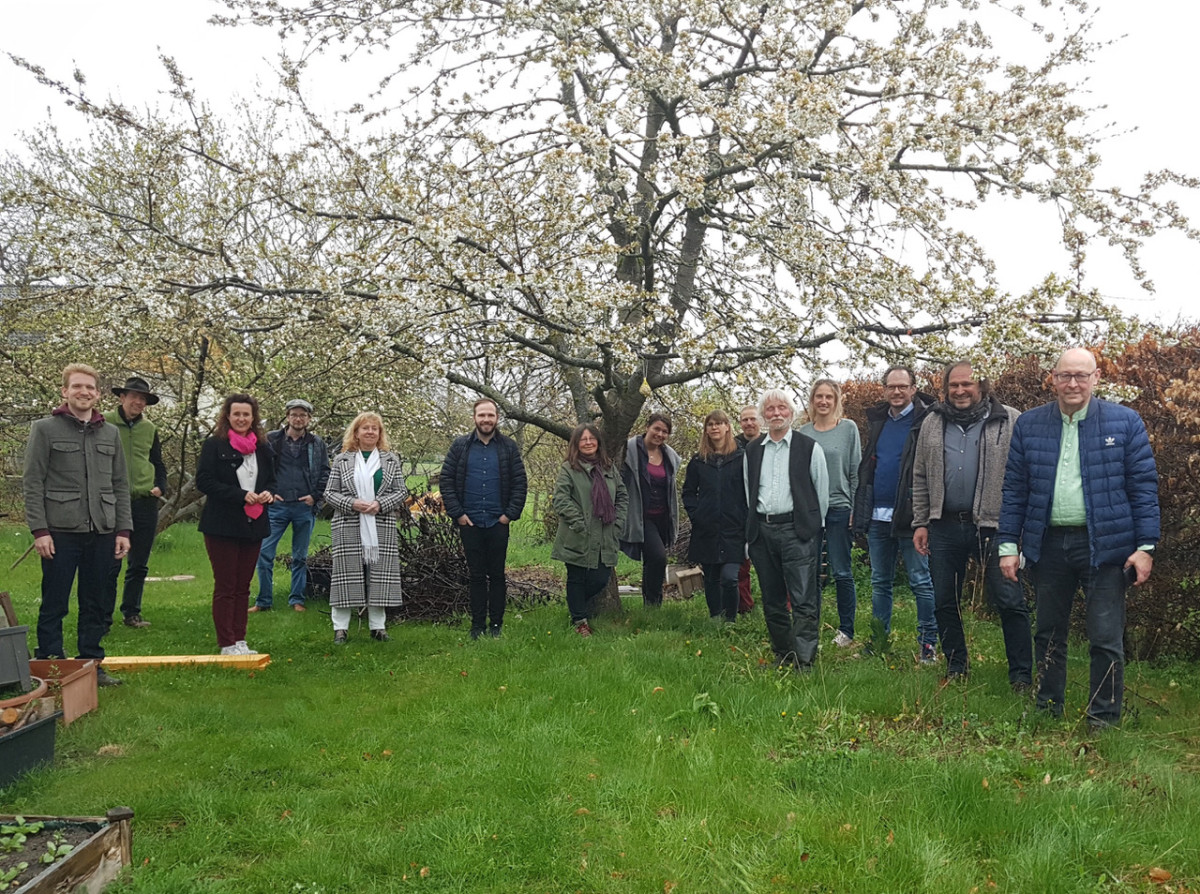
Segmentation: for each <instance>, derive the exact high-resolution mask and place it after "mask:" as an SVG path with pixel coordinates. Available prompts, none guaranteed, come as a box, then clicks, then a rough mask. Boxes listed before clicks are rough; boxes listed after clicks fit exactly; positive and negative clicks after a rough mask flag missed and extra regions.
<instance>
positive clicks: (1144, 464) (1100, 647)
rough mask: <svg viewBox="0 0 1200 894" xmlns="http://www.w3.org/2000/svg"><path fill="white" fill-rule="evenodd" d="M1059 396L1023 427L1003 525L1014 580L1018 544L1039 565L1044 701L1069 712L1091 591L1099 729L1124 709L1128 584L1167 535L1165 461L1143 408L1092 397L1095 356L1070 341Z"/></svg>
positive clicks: (1007, 480) (1057, 377)
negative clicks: (1069, 689) (1158, 458)
mask: <svg viewBox="0 0 1200 894" xmlns="http://www.w3.org/2000/svg"><path fill="white" fill-rule="evenodd" d="M1053 378H1054V385H1055V389H1056V390H1057V392H1058V400H1057V401H1055V402H1054V403H1049V404H1045V405H1043V406H1041V407H1037V408H1035V409H1033V410H1029V411H1028V412H1026V413H1022V414H1021V415H1020V416H1019V417H1018V418H1017V422H1016V424H1015V425H1014V426H1013V436H1012V443H1011V445H1010V447H1009V453H1008V465H1007V468H1006V470H1005V475H1004V499H1003V504H1002V506H1001V510H1000V527H999V530H998V532H997V535H996V540H997V543H998V544H999V552H1000V557H1001V558H1000V569H1001V571H1002V572H1003V574H1004V575H1005V576H1006V577H1008V578H1009V579H1010V580H1016V577H1017V569H1018V566H1019V564H1020V559H1019V556H1018V552H1017V550H1018V544H1020V549H1021V551H1022V552H1023V553H1024V554H1025V559H1026V561H1027V562H1028V563H1029V565H1030V567H1031V568H1032V570H1033V579H1034V587H1035V591H1036V599H1037V632H1036V633H1035V635H1034V646H1035V650H1036V655H1037V663H1038V668H1039V669H1040V673H1041V680H1040V683H1039V686H1038V695H1037V705H1038V707H1039V708H1043V709H1046V710H1049V711H1051V712H1052V713H1054V714H1061V713H1062V710H1063V698H1064V695H1065V692H1066V684H1067V633H1068V626H1069V621H1070V616H1071V602H1072V601H1073V600H1074V598H1075V592H1076V590H1077V589H1078V588H1079V587H1081V586H1082V588H1083V592H1084V596H1085V597H1086V599H1087V633H1088V640H1089V641H1090V646H1091V682H1090V690H1089V699H1088V705H1087V717H1088V723H1089V724H1090V725H1091V726H1092V727H1093V728H1103V727H1105V726H1113V725H1116V724H1117V723H1119V722H1120V720H1121V695H1122V691H1123V689H1124V685H1125V643H1124V634H1125V587H1126V583H1127V581H1128V582H1131V583H1134V584H1141V583H1144V582H1145V581H1146V580H1147V579H1148V578H1149V577H1150V571H1151V568H1152V567H1153V565H1154V547H1155V545H1156V544H1157V543H1158V537H1159V516H1158V472H1157V471H1156V469H1155V466H1154V454H1153V452H1152V451H1151V449H1150V439H1149V438H1148V437H1147V435H1146V426H1145V425H1144V424H1143V423H1142V420H1141V418H1140V417H1139V416H1138V415H1137V413H1135V412H1133V410H1130V409H1129V408H1128V407H1123V406H1121V405H1120V404H1113V403H1109V402H1107V401H1104V400H1100V399H1099V398H1095V397H1093V396H1092V390H1093V389H1094V388H1095V386H1096V382H1097V381H1098V380H1099V371H1098V370H1097V369H1096V359H1095V357H1093V356H1092V354H1091V352H1090V351H1088V350H1086V349H1084V348H1072V349H1070V350H1067V351H1064V352H1063V354H1062V356H1060V357H1059V358H1058V362H1057V363H1056V364H1055V366H1054V372H1053Z"/></svg>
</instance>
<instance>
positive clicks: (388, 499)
mask: <svg viewBox="0 0 1200 894" xmlns="http://www.w3.org/2000/svg"><path fill="white" fill-rule="evenodd" d="M330 466H331V468H330V473H329V484H328V485H326V488H325V502H327V503H328V504H329V505H330V506H332V507H333V510H334V513H333V575H332V577H331V580H330V584H329V607H330V608H331V609H332V610H333V641H334V642H335V643H337V644H339V645H341V644H344V643H345V642H346V640H347V639H348V638H349V633H350V618H351V613H352V610H353V609H361V608H363V607H364V606H365V607H366V609H367V617H368V620H369V623H370V628H371V638H372V639H377V640H382V641H384V642H386V641H387V640H388V635H387V632H386V631H385V630H384V626H385V622H386V609H387V608H388V607H389V606H398V605H400V603H401V597H400V551H399V546H398V541H397V537H396V513H397V511H398V510H399V508H400V506H401V505H402V504H403V503H404V498H405V497H406V496H408V490H407V488H405V486H404V474H403V472H402V470H401V468H400V458H399V457H398V456H396V454H394V453H392V452H391V449H390V447H389V445H388V439H387V433H386V432H385V431H384V430H383V420H382V419H381V418H380V417H379V416H378V415H377V414H375V413H359V414H358V416H356V417H355V418H354V421H353V422H351V423H350V427H349V428H347V429H346V435H345V437H344V438H343V440H342V452H341V453H339V454H338V455H337V456H336V457H334V459H333V462H332V463H331V464H330Z"/></svg>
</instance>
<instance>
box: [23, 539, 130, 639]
mask: <svg viewBox="0 0 1200 894" xmlns="http://www.w3.org/2000/svg"><path fill="white" fill-rule="evenodd" d="M50 536H51V537H53V538H54V558H53V559H42V607H41V609H40V610H39V611H38V623H37V649H36V650H35V652H34V654H35V655H36V656H37V657H38V658H66V657H67V654H66V652H64V651H63V631H62V622H63V618H65V617H66V616H67V613H68V612H69V611H70V609H71V585H72V584H74V583H75V575H76V573H78V575H79V620H78V623H77V625H76V635H77V638H78V643H77V647H78V655H79V657H80V658H95V659H96V660H97V661H103V660H104V647H103V646H101V645H100V641H101V640H102V639H104V634H106V633H108V628H109V627H111V626H112V613H113V599H112V597H110V596H109V595H108V587H107V583H108V576H109V573H110V572H111V570H112V565H113V562H114V561H115V560H114V558H113V553H114V552H115V551H116V540H117V535H116V532H113V533H111V534H71V533H65V532H62V531H51V532H50Z"/></svg>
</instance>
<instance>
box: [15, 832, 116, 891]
mask: <svg viewBox="0 0 1200 894" xmlns="http://www.w3.org/2000/svg"><path fill="white" fill-rule="evenodd" d="M101 828H102V826H101V825H100V824H99V823H72V822H64V821H59V820H47V821H46V822H44V823H43V824H42V828H41V831H39V832H30V833H26V837H25V841H24V843H23V844H22V845H21V846H20V848H19V849H18V850H9V849H8V848H9V847H14V846H15V845H14V844H13V843H12V842H13V839H14V838H15V836H14V835H12V834H0V880H2V881H0V889H7V888H10V887H20V886H21V885H23V884H25V883H26V882H27V881H29V880H30V879H32V878H33V877H34V876H36V875H38V874H39V873H40V872H43V871H44V870H46V869H47V868H49V867H50V866H51V865H52V864H53V863H56V862H58V860H61V859H62V857H63V856H66V854H61V855H60V856H58V857H57V858H56V859H55V860H52V861H50V862H45V863H44V862H42V855H43V854H47V853H49V848H50V847H51V846H53V847H54V849H55V851H56V852H58V851H60V850H61V846H62V845H64V844H66V845H70V846H71V849H72V850H74V849H75V848H76V847H78V846H79V845H81V844H83V842H85V841H87V840H88V839H89V838H91V837H92V836H93V835H95V834H96V833H97V832H99V831H100V829H101ZM22 863H28V864H29V865H28V866H27V867H26V868H25V869H22V870H20V871H19V872H18V873H17V874H16V875H14V876H12V877H11V878H10V877H9V875H8V873H9V872H11V871H12V870H13V869H14V868H15V867H17V866H19V865H20V864H22Z"/></svg>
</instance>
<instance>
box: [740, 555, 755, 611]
mask: <svg viewBox="0 0 1200 894" xmlns="http://www.w3.org/2000/svg"><path fill="white" fill-rule="evenodd" d="M752 608H754V597H752V596H751V595H750V560H749V559H744V560H743V561H742V567H741V568H739V569H738V614H739V615H744V614H745V613H746V612H748V611H750V609H752Z"/></svg>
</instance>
